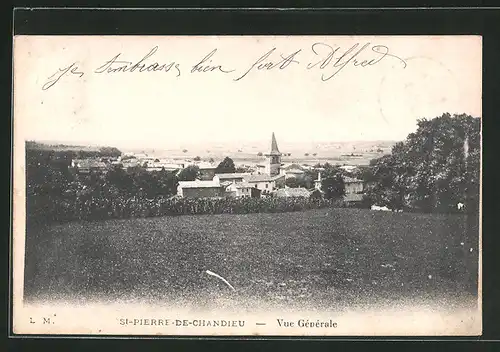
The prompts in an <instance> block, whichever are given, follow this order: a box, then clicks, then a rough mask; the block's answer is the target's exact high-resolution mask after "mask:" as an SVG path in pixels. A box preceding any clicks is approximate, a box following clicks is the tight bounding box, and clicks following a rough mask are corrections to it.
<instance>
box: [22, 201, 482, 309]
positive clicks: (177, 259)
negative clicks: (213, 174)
mask: <svg viewBox="0 0 500 352" xmlns="http://www.w3.org/2000/svg"><path fill="white" fill-rule="evenodd" d="M477 261H478V228H477V226H476V225H470V224H468V221H467V218H466V217H465V216H461V215H424V214H406V213H387V212H372V211H367V210H357V209H322V210H312V211H304V212H294V213H283V214H246V215H209V216H181V217H163V218H148V219H128V220H110V221H102V222H74V223H69V224H64V225H56V226H51V227H48V228H45V229H29V231H28V234H27V247H26V269H25V298H26V299H27V300H32V299H37V298H38V299H42V298H44V297H53V298H54V297H59V298H61V299H69V298H71V299H80V300H91V299H100V300H102V299H104V297H106V298H107V299H109V300H115V299H118V300H137V299H142V300H153V301H155V300H156V301H158V300H174V299H177V298H179V299H180V298H188V301H190V302H194V304H199V305H203V304H209V303H210V302H213V301H214V300H217V299H220V298H221V297H230V296H235V295H237V296H238V297H240V298H245V299H248V300H254V301H255V300H257V301H258V302H272V303H273V304H278V305H279V304H281V305H289V304H292V303H294V304H304V305H311V306H315V305H317V306H322V307H325V306H331V305H336V304H340V305H342V304H345V303H349V304H355V303H356V302H361V301H363V302H365V303H366V302H368V303H375V302H379V301H383V300H386V301H389V302H390V301H391V300H393V299H395V298H408V299H416V298H418V297H427V296H429V295H434V296H440V295H441V296H443V297H444V296H446V297H452V296H454V295H461V294H468V293H470V294H474V293H477V270H478V265H477ZM206 270H210V271H213V272H215V273H217V274H219V275H221V276H222V277H224V278H225V279H227V280H228V281H229V282H230V283H231V285H233V286H234V287H235V289H236V291H235V292H232V291H231V290H230V289H229V288H228V287H227V286H226V285H225V284H224V283H222V282H221V281H220V280H218V279H217V278H214V277H212V276H209V275H207V274H206V272H205V271H206Z"/></svg>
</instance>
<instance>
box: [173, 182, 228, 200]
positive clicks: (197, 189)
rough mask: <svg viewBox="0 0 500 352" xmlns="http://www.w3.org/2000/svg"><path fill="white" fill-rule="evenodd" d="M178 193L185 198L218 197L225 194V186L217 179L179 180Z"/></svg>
mask: <svg viewBox="0 0 500 352" xmlns="http://www.w3.org/2000/svg"><path fill="white" fill-rule="evenodd" d="M177 195H178V196H180V197H183V198H218V197H224V196H225V188H224V186H222V185H221V184H220V183H219V182H216V181H213V180H211V181H202V180H194V181H179V185H178V186H177Z"/></svg>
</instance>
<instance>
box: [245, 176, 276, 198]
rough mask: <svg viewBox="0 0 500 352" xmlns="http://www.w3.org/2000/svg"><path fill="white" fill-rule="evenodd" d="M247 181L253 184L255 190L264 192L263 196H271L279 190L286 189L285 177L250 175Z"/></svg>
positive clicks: (246, 178)
mask: <svg viewBox="0 0 500 352" xmlns="http://www.w3.org/2000/svg"><path fill="white" fill-rule="evenodd" d="M245 181H246V182H248V183H250V184H252V185H253V187H254V188H257V189H259V190H261V191H262V194H270V193H272V192H273V191H274V190H275V189H277V188H283V187H285V176H284V175H276V176H270V175H263V174H262V175H249V176H247V177H245Z"/></svg>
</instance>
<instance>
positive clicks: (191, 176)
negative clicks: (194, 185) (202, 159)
mask: <svg viewBox="0 0 500 352" xmlns="http://www.w3.org/2000/svg"><path fill="white" fill-rule="evenodd" d="M199 174H200V168H199V167H198V166H196V165H189V166H188V167H186V168H184V169H182V170H181V172H180V173H179V175H178V176H177V178H178V179H179V181H194V180H196V178H197V177H198V176H199Z"/></svg>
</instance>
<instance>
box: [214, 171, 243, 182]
mask: <svg viewBox="0 0 500 352" xmlns="http://www.w3.org/2000/svg"><path fill="white" fill-rule="evenodd" d="M248 175H250V174H249V173H241V172H234V173H228V174H215V176H217V177H218V178H219V180H229V179H233V178H244V177H245V176H248Z"/></svg>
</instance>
